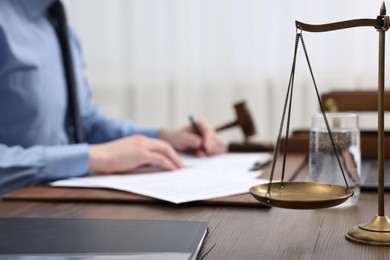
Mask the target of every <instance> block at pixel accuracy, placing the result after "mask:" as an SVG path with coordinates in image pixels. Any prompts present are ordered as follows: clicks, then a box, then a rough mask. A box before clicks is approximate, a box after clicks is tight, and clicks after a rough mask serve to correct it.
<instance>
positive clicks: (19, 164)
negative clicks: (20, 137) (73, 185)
mask: <svg viewBox="0 0 390 260" xmlns="http://www.w3.org/2000/svg"><path fill="white" fill-rule="evenodd" d="M87 154H88V146H87V145H86V144H74V145H66V146H33V147H30V148H23V147H21V146H12V147H9V146H6V145H4V144H0V194H4V193H7V192H9V191H12V190H15V189H18V188H21V187H26V186H32V185H37V184H41V183H46V182H50V181H55V180H58V179H64V178H69V177H81V176H85V175H87V172H88V156H87Z"/></svg>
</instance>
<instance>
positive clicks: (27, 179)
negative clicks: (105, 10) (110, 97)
mask: <svg viewBox="0 0 390 260" xmlns="http://www.w3.org/2000/svg"><path fill="white" fill-rule="evenodd" d="M53 1H54V0H1V1H0V194H1V193H5V192H8V191H11V190H14V189H17V188H21V187H24V186H29V185H36V184H40V183H45V182H49V181H53V180H57V179H63V178H68V177H77V176H83V175H86V174H87V172H88V166H89V165H88V164H89V162H88V144H87V143H102V142H107V141H110V140H114V139H117V138H120V137H124V136H128V135H132V134H143V135H146V136H149V137H156V136H157V134H158V131H159V130H158V129H157V128H144V127H141V126H139V125H136V124H134V123H132V122H129V121H126V120H119V119H112V118H107V117H105V116H104V115H102V113H101V112H100V111H99V109H98V107H97V106H96V105H95V104H94V103H93V101H92V100H91V97H90V93H89V87H88V83H87V80H86V78H85V74H84V63H83V58H82V52H81V46H80V42H79V40H78V38H77V36H76V35H75V32H74V30H72V28H69V36H70V37H69V42H70V46H71V49H72V56H73V63H74V74H75V78H76V85H77V94H78V102H79V104H80V110H81V111H80V113H81V118H82V126H83V132H84V135H85V139H86V143H82V144H69V140H68V136H67V134H66V131H65V127H64V122H65V113H66V106H67V103H66V101H67V90H66V85H65V84H66V81H65V76H64V69H63V63H62V56H61V50H60V46H59V42H58V39H57V37H56V34H55V31H54V29H53V27H52V25H51V24H50V22H49V20H48V18H47V9H48V7H49V5H50V4H51V3H52V2H53Z"/></svg>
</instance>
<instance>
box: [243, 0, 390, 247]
mask: <svg viewBox="0 0 390 260" xmlns="http://www.w3.org/2000/svg"><path fill="white" fill-rule="evenodd" d="M295 25H296V30H297V33H296V40H295V51H294V59H293V66H292V70H291V75H290V80H289V84H288V89H287V94H286V98H285V104H284V109H283V114H282V120H281V124H280V128H279V134H278V138H277V141H276V145H275V151H274V156H273V162H272V168H271V175H270V178H269V183H266V184H261V185H256V186H253V187H251V188H250V193H251V194H252V195H253V196H254V197H255V198H256V199H257V200H258V201H260V202H262V203H264V204H267V205H270V206H274V207H281V208H289V209H320V208H327V207H333V206H336V205H339V204H341V203H343V202H345V201H346V200H347V199H348V198H350V197H351V196H352V195H353V191H352V190H351V189H350V188H349V186H348V182H347V179H346V177H345V174H344V171H343V169H342V166H341V163H340V159H339V156H338V153H337V150H336V143H335V141H334V138H333V135H332V131H331V129H330V127H329V123H328V120H327V117H326V114H325V110H324V107H323V105H322V102H321V98H320V95H319V91H318V88H317V84H316V82H315V79H314V76H313V72H312V68H311V65H310V61H309V59H308V55H307V51H306V47H305V43H304V41H303V38H302V31H308V32H326V31H332V30H339V29H347V28H352V27H360V26H369V27H374V28H375V29H376V30H377V31H378V33H379V58H378V214H377V215H376V216H375V217H374V218H373V219H372V220H371V221H369V222H367V223H364V224H359V225H357V226H355V227H353V228H352V229H350V230H349V231H348V233H347V234H346V239H347V240H349V241H351V242H356V243H360V244H366V245H378V246H390V219H389V218H388V217H387V216H386V215H385V210H384V91H385V32H386V31H387V30H388V29H389V27H390V20H389V16H387V15H386V7H385V3H384V2H383V4H382V6H381V8H380V14H379V15H378V16H377V18H376V19H355V20H348V21H341V22H335V23H329V24H321V25H312V24H305V23H302V22H299V21H296V22H295ZM299 41H300V42H301V43H302V46H303V49H304V53H305V56H306V61H307V63H308V66H309V70H310V73H311V77H312V80H313V83H314V87H315V91H316V95H317V99H318V102H319V105H320V108H321V112H322V115H323V118H324V121H325V125H326V127H327V131H328V135H329V138H330V142H331V144H332V147H333V151H334V152H335V155H336V158H337V160H338V163H339V166H340V168H341V173H342V175H343V177H344V181H345V186H341V185H333V184H327V183H318V182H285V181H284V171H285V167H286V156H287V150H288V133H289V127H290V116H291V104H292V93H293V85H294V75H295V62H296V55H297V49H298V44H299ZM286 113H287V115H286ZM286 116H287V121H286V130H285V132H286V135H285V138H286V141H285V143H284V152H283V164H282V165H283V166H282V174H281V176H282V177H281V181H280V182H273V176H274V170H275V165H276V160H277V157H278V151H279V147H280V139H281V134H282V131H283V125H284V120H285V117H286Z"/></svg>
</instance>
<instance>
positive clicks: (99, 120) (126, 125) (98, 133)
mask: <svg viewBox="0 0 390 260" xmlns="http://www.w3.org/2000/svg"><path fill="white" fill-rule="evenodd" d="M83 124H84V131H85V133H86V134H85V137H86V140H87V142H88V143H101V142H107V141H112V140H115V139H118V138H121V137H125V136H129V135H134V134H141V135H145V136H148V137H152V138H156V137H157V135H158V133H159V129H158V128H152V127H142V126H140V125H138V124H136V123H134V122H131V121H129V120H124V119H118V118H108V117H105V116H104V115H103V114H102V113H101V112H100V110H99V109H98V108H97V107H96V106H94V105H93V104H92V102H91V104H90V107H89V110H88V115H87V116H86V117H84V120H83Z"/></svg>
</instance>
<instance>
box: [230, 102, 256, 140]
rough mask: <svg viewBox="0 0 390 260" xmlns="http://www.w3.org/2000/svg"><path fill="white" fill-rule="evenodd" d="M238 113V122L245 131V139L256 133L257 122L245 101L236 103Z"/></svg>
mask: <svg viewBox="0 0 390 260" xmlns="http://www.w3.org/2000/svg"><path fill="white" fill-rule="evenodd" d="M234 108H235V110H236V114H237V123H238V125H239V126H240V127H241V130H242V132H243V133H244V136H245V139H247V138H248V137H250V136H252V135H255V134H256V128H255V124H254V122H253V119H252V116H251V114H250V112H249V109H248V106H247V105H246V103H245V102H240V103H237V104H235V105H234Z"/></svg>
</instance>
